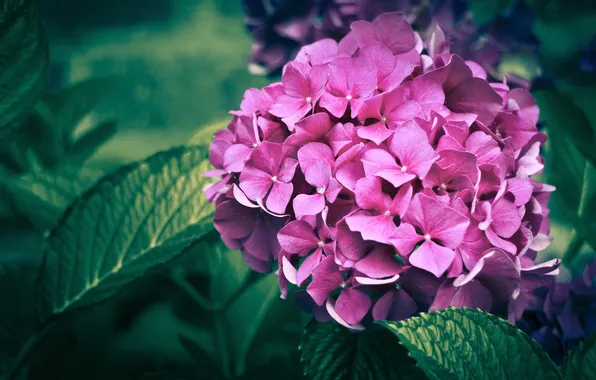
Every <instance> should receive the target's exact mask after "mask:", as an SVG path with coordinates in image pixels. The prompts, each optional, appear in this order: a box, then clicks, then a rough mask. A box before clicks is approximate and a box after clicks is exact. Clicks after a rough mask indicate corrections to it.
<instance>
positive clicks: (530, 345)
mask: <svg viewBox="0 0 596 380" xmlns="http://www.w3.org/2000/svg"><path fill="white" fill-rule="evenodd" d="M381 324H382V325H383V326H385V327H386V328H387V329H389V330H390V331H391V332H393V333H394V334H395V335H396V336H397V337H398V338H399V340H400V341H401V343H402V344H403V345H404V346H405V347H406V348H407V349H408V351H409V352H410V355H411V356H412V357H413V358H414V359H416V361H417V364H418V367H420V368H421V369H422V370H423V371H424V372H425V373H426V374H427V375H428V376H429V377H430V378H432V379H510V380H515V379H520V380H525V379H562V377H561V373H560V372H559V370H558V368H557V367H556V365H555V364H554V363H553V362H552V361H551V360H550V359H549V357H548V356H547V354H546V352H545V351H544V350H542V348H540V346H539V345H538V344H537V343H536V342H535V341H534V340H532V339H530V338H529V337H528V336H527V335H525V334H524V333H523V332H522V331H521V330H519V329H518V328H516V327H514V326H512V325H511V324H509V323H508V322H507V321H504V320H502V319H500V318H497V317H495V316H494V315H491V314H488V313H485V312H482V311H480V310H471V309H467V308H463V309H456V308H449V309H444V310H439V311H434V312H432V313H423V314H421V315H420V316H419V317H413V318H410V319H408V320H405V321H402V322H381Z"/></svg>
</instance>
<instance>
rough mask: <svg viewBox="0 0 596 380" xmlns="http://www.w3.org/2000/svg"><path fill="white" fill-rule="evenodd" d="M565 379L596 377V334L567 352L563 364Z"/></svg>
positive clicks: (574, 379)
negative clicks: (567, 354)
mask: <svg viewBox="0 0 596 380" xmlns="http://www.w3.org/2000/svg"><path fill="white" fill-rule="evenodd" d="M563 375H564V376H565V380H580V379H596V334H592V335H590V337H588V339H586V340H585V341H584V342H582V343H580V344H579V345H578V346H577V347H576V348H575V349H574V350H572V351H571V352H570V353H569V356H567V358H566V359H565V363H564V364H563Z"/></svg>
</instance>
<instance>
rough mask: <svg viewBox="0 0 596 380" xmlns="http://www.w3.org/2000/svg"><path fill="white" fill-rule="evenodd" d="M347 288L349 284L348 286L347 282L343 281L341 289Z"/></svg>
mask: <svg viewBox="0 0 596 380" xmlns="http://www.w3.org/2000/svg"><path fill="white" fill-rule="evenodd" d="M346 286H348V284H346V282H345V281H342V282H341V284H339V287H340V288H342V289H345V287H346Z"/></svg>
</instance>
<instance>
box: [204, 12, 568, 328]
mask: <svg viewBox="0 0 596 380" xmlns="http://www.w3.org/2000/svg"><path fill="white" fill-rule="evenodd" d="M352 30H353V33H351V34H349V35H348V36H347V37H346V39H345V40H343V41H341V42H340V43H339V45H338V44H336V43H335V42H333V41H327V40H324V41H320V42H317V43H315V44H313V45H309V46H306V47H304V48H303V49H302V51H301V53H300V54H299V55H298V57H297V58H296V60H295V61H292V62H290V63H288V64H287V65H286V67H285V69H284V73H283V76H282V82H281V83H274V84H272V85H269V86H267V87H265V88H264V89H263V90H257V89H250V90H248V91H247V92H246V94H245V97H244V100H243V102H242V104H241V107H240V108H241V110H239V111H233V112H232V114H233V115H234V119H233V120H232V122H231V123H230V125H229V127H228V128H227V129H226V130H223V131H220V132H217V133H216V135H215V139H214V141H213V143H212V145H211V155H210V159H211V162H212V164H213V165H214V166H215V169H216V170H214V171H212V172H210V173H209V175H210V176H221V179H220V180H219V182H217V183H215V184H213V185H212V186H210V187H209V188H208V189H206V192H207V194H208V196H209V199H211V200H213V201H214V202H215V203H216V213H215V227H216V228H217V230H218V231H219V232H220V233H221V235H222V238H223V240H224V241H225V242H226V244H228V246H229V247H230V248H233V249H239V250H240V251H241V252H242V254H243V255H244V258H245V260H246V262H247V263H248V265H249V266H250V267H251V268H253V269H254V270H257V271H260V272H268V271H274V270H276V273H277V275H278V276H279V284H280V289H281V291H282V297H286V296H287V294H288V290H289V288H290V287H292V286H295V287H298V288H300V289H299V291H298V292H297V293H296V298H297V299H298V300H300V302H301V303H302V304H303V305H304V307H305V309H307V310H310V311H311V312H312V313H313V314H314V315H315V317H316V318H317V319H319V320H329V319H335V320H336V321H338V322H339V323H341V324H343V325H345V326H348V327H349V328H351V329H362V328H364V326H365V325H366V323H368V322H370V321H372V320H380V319H392V320H399V319H403V318H407V317H409V316H411V315H413V314H415V313H418V312H421V311H428V310H434V309H439V308H444V307H449V306H457V307H460V306H468V307H478V308H481V309H484V310H486V311H489V312H493V313H495V314H497V315H501V316H503V317H506V318H509V319H510V320H511V321H512V322H515V320H516V319H518V318H519V316H520V315H521V311H523V308H524V305H526V304H528V301H527V299H528V298H527V297H526V294H528V292H527V289H528V288H529V287H530V285H529V283H530V282H529V281H528V278H529V277H528V276H529V274H530V272H531V276H533V277H538V278H539V277H540V276H544V275H548V274H553V273H556V269H557V266H558V262H557V261H553V262H549V263H546V264H543V265H542V266H540V268H541V270H540V271H530V270H529V269H528V268H532V267H533V266H535V265H538V264H537V263H534V259H535V257H536V252H537V251H538V250H541V249H544V248H545V247H546V246H547V245H548V243H549V242H550V239H549V237H548V233H549V222H548V207H547V201H548V197H549V194H550V192H551V191H553V190H554V189H553V188H552V187H550V186H548V185H545V184H542V183H539V182H536V181H535V180H533V179H532V176H533V175H535V174H537V173H539V172H540V171H541V169H542V168H543V164H542V159H541V157H540V147H541V145H542V144H543V143H544V141H545V139H546V136H545V135H544V134H542V133H540V132H539V131H538V130H537V128H536V122H537V120H538V108H537V106H536V104H535V102H534V100H533V98H532V96H531V95H530V94H529V93H528V92H526V91H525V90H520V89H516V90H512V91H509V88H508V87H507V85H506V84H505V83H489V82H487V80H486V73H485V72H484V70H483V69H482V68H481V67H480V66H479V65H478V64H476V63H474V62H470V61H464V60H463V59H461V58H460V57H459V56H457V55H454V54H450V53H449V46H448V44H445V43H444V39H442V38H441V36H442V32H441V30H440V29H439V28H438V26H436V27H434V29H433V30H434V32H433V33H435V34H436V35H437V36H438V37H437V38H430V39H429V40H428V41H427V42H426V43H425V46H423V45H421V41H422V40H421V39H420V38H419V36H417V35H416V33H415V32H414V31H413V30H412V29H411V28H410V26H409V25H408V24H407V22H406V21H405V19H404V17H403V15H400V14H393V13H389V14H384V15H382V16H381V17H380V18H379V19H378V20H377V21H375V22H373V23H370V22H367V21H358V22H356V23H354V24H353V25H352ZM520 263H523V265H521V264H520ZM533 277H532V278H533ZM535 280H536V279H534V278H533V280H532V281H533V282H532V283H538V282H537V281H535Z"/></svg>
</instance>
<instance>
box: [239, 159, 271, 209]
mask: <svg viewBox="0 0 596 380" xmlns="http://www.w3.org/2000/svg"><path fill="white" fill-rule="evenodd" d="M271 177H272V176H271V174H269V173H266V172H264V171H261V170H259V169H255V168H252V167H250V166H245V167H244V169H243V170H242V173H241V174H240V188H241V189H242V191H244V193H245V194H246V196H247V197H248V198H249V199H251V200H253V201H256V200H257V199H263V198H264V197H265V195H267V192H268V191H269V188H271V185H273V181H272V180H271Z"/></svg>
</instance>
